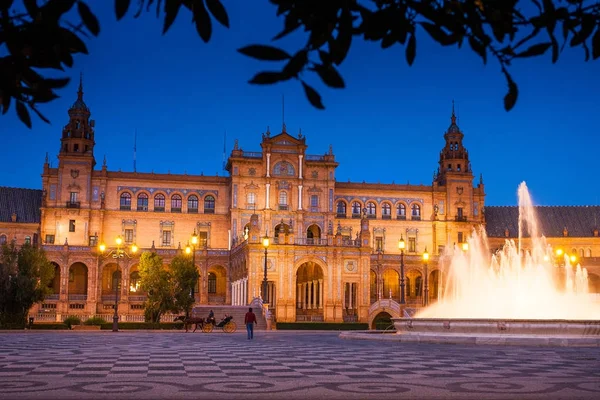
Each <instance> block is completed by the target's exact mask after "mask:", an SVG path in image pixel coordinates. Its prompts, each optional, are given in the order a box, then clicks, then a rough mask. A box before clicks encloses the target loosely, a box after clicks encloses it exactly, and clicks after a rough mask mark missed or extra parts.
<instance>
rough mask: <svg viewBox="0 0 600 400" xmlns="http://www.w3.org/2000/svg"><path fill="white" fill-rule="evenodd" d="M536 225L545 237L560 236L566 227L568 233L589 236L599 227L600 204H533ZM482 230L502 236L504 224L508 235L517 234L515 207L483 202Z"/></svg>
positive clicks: (494, 235) (517, 214) (517, 208)
mask: <svg viewBox="0 0 600 400" xmlns="http://www.w3.org/2000/svg"><path fill="white" fill-rule="evenodd" d="M534 209H535V213H536V215H537V218H538V221H539V225H538V226H539V229H540V231H541V233H542V234H543V235H544V236H546V237H563V230H564V229H565V228H567V231H568V236H569V237H591V236H594V229H600V206H536V207H534ZM485 222H486V231H487V235H488V236H489V237H504V230H505V229H507V228H508V231H509V234H510V237H513V238H514V237H517V236H518V234H519V207H517V206H501V207H497V206H486V207H485Z"/></svg>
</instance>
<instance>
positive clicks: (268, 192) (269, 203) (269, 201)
mask: <svg viewBox="0 0 600 400" xmlns="http://www.w3.org/2000/svg"><path fill="white" fill-rule="evenodd" d="M266 186H267V198H266V199H265V208H266V209H270V208H271V184H270V183H267V185H266Z"/></svg>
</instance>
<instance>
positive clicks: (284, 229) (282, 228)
mask: <svg viewBox="0 0 600 400" xmlns="http://www.w3.org/2000/svg"><path fill="white" fill-rule="evenodd" d="M291 231H292V227H291V226H290V225H288V224H286V223H285V222H283V220H282V221H281V222H280V223H279V224H277V225H276V226H275V236H274V239H275V243H278V239H279V235H285V234H287V233H290V232H291Z"/></svg>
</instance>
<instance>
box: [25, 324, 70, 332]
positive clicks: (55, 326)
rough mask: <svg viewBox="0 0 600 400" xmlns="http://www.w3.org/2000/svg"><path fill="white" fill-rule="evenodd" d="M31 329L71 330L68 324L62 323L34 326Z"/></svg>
mask: <svg viewBox="0 0 600 400" xmlns="http://www.w3.org/2000/svg"><path fill="white" fill-rule="evenodd" d="M29 329H39V330H57V329H69V327H68V326H67V324H62V323H51V324H46V323H43V324H33V325H31V327H30V328H29Z"/></svg>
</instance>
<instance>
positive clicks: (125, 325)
mask: <svg viewBox="0 0 600 400" xmlns="http://www.w3.org/2000/svg"><path fill="white" fill-rule="evenodd" d="M182 327H183V324H182V323H181V322H163V323H160V324H155V323H152V322H119V330H133V329H160V330H169V329H179V330H180V329H182ZM100 329H102V330H111V329H112V323H106V322H104V323H103V324H102V325H101V328H100Z"/></svg>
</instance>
